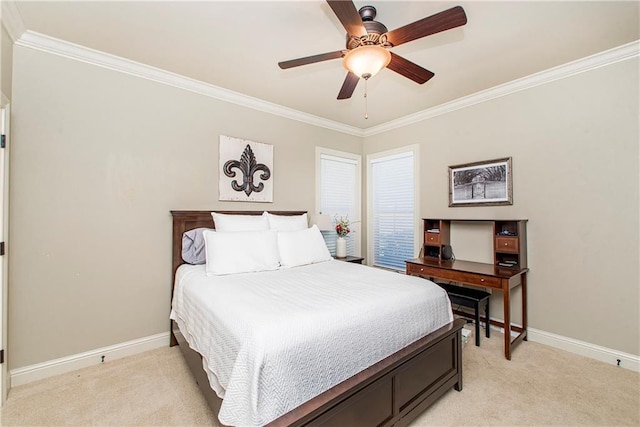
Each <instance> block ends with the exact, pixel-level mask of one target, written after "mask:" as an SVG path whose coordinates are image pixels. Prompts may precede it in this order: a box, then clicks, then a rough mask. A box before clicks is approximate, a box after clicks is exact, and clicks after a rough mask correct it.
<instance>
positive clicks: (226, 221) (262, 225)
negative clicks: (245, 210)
mask: <svg viewBox="0 0 640 427" xmlns="http://www.w3.org/2000/svg"><path fill="white" fill-rule="evenodd" d="M211 216H213V222H214V224H215V226H216V230H218V231H259V230H268V229H269V221H268V220H267V213H266V212H263V213H262V215H230V214H223V213H218V212H211Z"/></svg>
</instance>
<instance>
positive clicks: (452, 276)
mask: <svg viewBox="0 0 640 427" xmlns="http://www.w3.org/2000/svg"><path fill="white" fill-rule="evenodd" d="M407 270H408V271H407V272H408V273H409V274H412V275H414V276H422V277H433V278H436V279H443V280H450V281H452V282H457V283H466V284H468V285H476V286H482V287H487V288H498V289H501V288H502V285H501V283H500V279H499V278H497V277H492V276H484V275H482V274H474V273H465V272H464V271H454V270H447V269H443V268H433V267H427V266H424V265H417V264H407Z"/></svg>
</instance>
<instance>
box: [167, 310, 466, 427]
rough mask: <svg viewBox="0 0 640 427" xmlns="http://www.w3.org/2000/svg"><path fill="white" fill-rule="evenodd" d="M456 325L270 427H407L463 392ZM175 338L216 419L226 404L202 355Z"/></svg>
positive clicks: (458, 325) (179, 337) (459, 323)
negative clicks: (451, 395)
mask: <svg viewBox="0 0 640 427" xmlns="http://www.w3.org/2000/svg"><path fill="white" fill-rule="evenodd" d="M464 323H465V321H464V320H462V319H458V320H455V321H453V322H451V323H449V324H447V325H445V326H443V327H442V328H440V329H438V330H436V331H434V332H432V333H431V334H429V335H427V336H426V337H424V338H422V339H420V340H418V341H416V342H414V343H413V344H410V345H409V346H408V347H405V348H403V349H402V350H400V351H399V352H397V353H395V354H392V355H391V356H389V357H387V358H386V359H383V360H382V361H380V362H378V363H376V364H375V365H373V366H370V367H369V368H367V369H365V370H364V371H362V372H359V373H358V374H356V375H354V376H353V377H351V378H349V379H347V380H345V381H343V382H342V383H340V384H338V385H336V386H335V387H333V388H331V389H329V390H327V391H326V392H324V393H322V394H320V395H319V396H316V397H315V398H313V399H311V400H309V401H307V402H306V403H304V404H302V405H300V406H298V407H297V408H295V409H294V410H292V411H290V412H288V413H286V414H284V415H283V416H281V417H280V418H278V419H276V420H274V421H273V422H271V423H270V424H269V426H271V427H281V426H406V425H408V424H409V423H410V422H411V421H412V420H413V419H415V418H416V417H417V416H418V415H420V414H421V413H422V412H423V411H424V410H425V409H426V408H428V407H429V406H431V405H432V404H433V403H434V402H435V401H436V400H437V399H438V398H439V397H440V396H442V395H443V394H444V393H446V392H447V391H449V390H450V389H451V388H454V389H456V390H458V391H460V390H462V334H461V329H462V326H463V325H464ZM173 334H174V336H175V337H176V340H177V343H178V344H179V345H180V349H181V350H182V353H183V355H184V358H185V360H186V362H187V364H188V365H189V369H190V370H191V372H192V373H193V375H194V377H195V379H196V382H197V383H198V386H199V387H200V390H201V392H202V394H203V395H204V397H205V399H206V400H207V402H208V404H209V406H210V407H211V409H212V411H213V412H214V414H217V413H218V411H219V410H220V406H221V405H222V399H220V398H219V397H218V396H217V395H216V393H215V392H214V391H213V389H211V387H210V385H209V381H208V378H207V375H206V373H205V372H204V369H203V368H202V358H201V356H200V354H199V353H197V352H196V351H194V350H193V349H191V348H190V347H189V344H188V343H187V342H186V340H185V339H184V337H183V336H182V334H181V333H180V330H179V329H178V328H177V326H174V330H173Z"/></svg>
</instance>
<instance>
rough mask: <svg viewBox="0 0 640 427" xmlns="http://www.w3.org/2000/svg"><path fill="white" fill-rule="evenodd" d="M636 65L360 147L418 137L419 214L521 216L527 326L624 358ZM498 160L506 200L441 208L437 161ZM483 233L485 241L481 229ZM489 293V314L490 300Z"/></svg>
mask: <svg viewBox="0 0 640 427" xmlns="http://www.w3.org/2000/svg"><path fill="white" fill-rule="evenodd" d="M638 68H639V67H638V59H637V58H634V59H632V60H627V61H624V62H619V63H616V64H613V65H609V66H606V67H602V68H598V69H596V70H592V71H590V72H587V73H583V74H579V75H576V76H572V77H569V78H565V79H562V80H559V81H555V82H553V83H549V84H545V85H542V86H538V87H535V88H532V89H529V90H526V91H522V92H518V93H514V94H511V95H509V96H505V97H502V98H499V99H495V100H492V101H489V102H485V103H482V104H479V105H475V106H472V107H469V108H465V109H462V110H457V111H454V112H451V113H448V114H445V115H442V116H439V117H435V118H432V119H429V120H426V121H423V122H420V123H417V124H414V125H411V126H406V127H404V128H401V129H397V130H393V131H389V132H386V133H383V134H379V135H375V136H371V137H368V138H366V139H365V144H364V150H365V153H366V154H369V153H375V152H378V151H384V150H387V149H390V148H394V147H398V146H401V145H408V144H416V143H417V144H420V155H421V171H420V175H421V194H420V198H421V203H420V213H421V216H422V217H435V218H527V219H528V220H529V222H528V229H527V230H528V250H529V254H528V261H529V267H530V269H531V272H530V273H529V292H528V297H529V324H530V326H531V327H532V328H535V329H539V330H542V331H546V332H551V333H555V334H558V335H561V336H565V337H570V338H574V339H577V340H581V341H585V342H588V343H592V344H597V345H601V346H604V347H607V348H611V349H615V350H619V351H623V352H627V353H631V354H635V355H637V354H640V343H639V339H640V333H639V325H640V318H639V317H640V316H639V309H638V305H639V304H638V301H639V300H640V295H639V283H640V279H639V276H638V273H639V262H640V261H639V259H640V256H639V250H638V242H639V230H638V226H639V223H638V218H639V213H638V205H639V196H638V195H639V182H638V181H639V150H638V145H639V141H640V135H639V132H638V126H639V119H638V117H639V114H640V112H639V111H638V104H639V99H638V98H639V96H638V94H639V89H640V88H639V87H638V75H639V69H638ZM507 156H511V157H512V158H513V188H514V203H513V206H498V207H473V208H472V207H456V208H449V207H448V184H447V167H448V166H449V165H455V164H461V163H467V162H472V161H477V160H489V159H494V158H500V157H507ZM454 227H455V226H454ZM452 233H453V236H452V240H453V242H452V246H453V249H454V252H455V253H456V255H460V254H464V256H465V258H466V257H468V258H476V260H478V261H482V260H483V257H486V256H487V254H486V253H482V252H481V251H478V250H477V247H481V246H482V244H481V243H477V242H478V240H477V239H475V238H474V239H471V241H473V242H476V243H474V245H475V246H474V245H471V247H469V245H467V242H466V241H465V238H464V234H465V233H464V230H460V229H458V230H455V231H454V232H452ZM474 233H476V232H475V231H474ZM479 233H483V232H482V231H480V232H479ZM476 234H477V233H476ZM485 235H486V236H487V242H490V239H491V233H490V232H489V233H488V234H486V232H485ZM489 244H490V243H489ZM456 248H458V250H456ZM489 248H490V247H489ZM459 257H460V256H459ZM485 260H486V259H485ZM489 260H490V259H489ZM497 295H499V293H497ZM492 300H493V301H492V310H494V311H493V313H496V315H497V316H500V315H501V313H502V310H501V298H500V297H499V296H494V297H492ZM493 313H492V314H493Z"/></svg>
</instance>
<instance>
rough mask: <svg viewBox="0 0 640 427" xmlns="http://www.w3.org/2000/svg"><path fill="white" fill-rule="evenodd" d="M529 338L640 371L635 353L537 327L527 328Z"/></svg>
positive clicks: (639, 359)
mask: <svg viewBox="0 0 640 427" xmlns="http://www.w3.org/2000/svg"><path fill="white" fill-rule="evenodd" d="M491 320H497V321H499V322H502V319H496V318H494V317H492V318H491ZM481 325H483V326H485V327H486V324H485V323H484V322H482V323H481ZM513 325H514V326H519V327H522V325H518V324H515V323H514V324H513ZM491 329H495V330H497V331H499V332H500V333H501V334H504V328H501V327H499V326H495V325H491ZM511 336H512V338H515V337H516V336H518V333H517V332H514V331H511ZM527 339H528V340H529V341H532V342H537V343H540V344H544V345H548V346H549V347H554V348H558V349H560V350H564V351H568V352H569V353H574V354H579V355H580V356H585V357H590V358H591V359H596V360H599V361H601V362H605V363H608V364H609V365H617V366H620V367H621V368H625V369H629V370H630V371H635V372H640V356H636V355H634V354H629V353H625V352H622V351H618V350H613V349H610V348H607V347H602V346H599V345H596V344H591V343H588V342H584V341H579V340H576V339H573V338H568V337H564V336H562V335H556V334H553V333H551V332H545V331H541V330H540V329H535V328H527Z"/></svg>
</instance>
